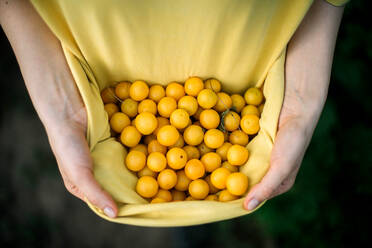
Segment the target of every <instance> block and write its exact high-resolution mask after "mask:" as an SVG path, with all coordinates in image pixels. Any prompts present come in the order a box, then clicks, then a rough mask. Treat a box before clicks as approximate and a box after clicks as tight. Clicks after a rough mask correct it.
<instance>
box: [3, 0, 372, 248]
mask: <svg viewBox="0 0 372 248" xmlns="http://www.w3.org/2000/svg"><path fill="white" fill-rule="evenodd" d="M370 20H371V15H370V11H369V9H368V8H367V7H366V6H365V5H363V4H362V3H361V1H357V0H354V1H351V2H350V3H349V4H348V5H347V7H346V9H345V14H344V18H343V21H342V24H341V28H340V33H339V39H338V43H337V47H336V52H335V58H334V66H333V73H332V78H331V85H330V90H329V97H328V100H327V103H326V105H325V108H324V111H323V114H322V116H321V118H320V121H319V124H318V126H317V128H316V131H315V133H314V137H313V139H312V142H311V144H310V146H309V149H308V151H307V153H306V156H305V159H304V161H303V164H302V168H301V170H300V172H299V174H298V177H297V180H296V183H295V185H294V187H293V189H292V190H291V191H290V192H288V193H286V194H284V195H282V196H280V197H277V198H275V199H273V200H271V201H269V202H268V203H267V204H266V205H265V206H263V207H262V208H261V209H260V210H259V211H257V212H256V213H254V214H252V215H249V216H245V217H241V218H238V219H234V220H228V221H223V222H218V223H213V224H208V225H202V226H195V227H187V228H142V227H133V226H128V225H117V224H112V223H109V222H106V221H104V220H102V219H100V218H99V217H97V216H96V215H95V214H94V213H93V212H92V211H91V210H90V209H88V207H86V206H85V204H84V203H82V202H80V200H78V199H75V198H74V197H73V196H71V195H70V194H69V193H67V191H66V190H65V189H64V186H63V183H62V180H61V178H60V176H59V174H58V170H57V166H56V163H55V160H54V157H53V155H52V153H51V151H50V148H49V145H48V140H47V137H46V134H45V131H44V130H43V127H42V125H41V123H40V121H39V119H38V117H37V115H36V113H35V111H34V109H33V107H32V105H31V101H30V99H29V97H28V95H27V91H26V89H25V86H24V83H23V81H22V77H21V75H20V72H19V69H18V66H17V63H16V60H15V58H14V55H13V53H12V51H11V48H10V46H9V44H8V42H7V40H6V37H5V36H4V34H3V33H0V58H1V60H0V85H1V87H2V91H1V99H0V101H1V126H0V151H1V160H2V161H1V167H0V177H1V178H0V209H1V217H0V220H1V221H0V246H1V247H148V246H152V247H198V246H206V247H367V246H368V243H369V242H368V236H369V235H370V232H371V231H370V229H371V225H370V221H371V216H370V215H371V213H370V210H371V205H370V203H369V202H368V200H371V197H372V187H371V186H372V184H371V176H372V142H371V140H372V128H371V127H372V125H371V116H372V101H371V92H372V84H371V80H370V78H369V75H370V73H371V69H372V67H371V66H372V62H371V61H372V60H371V59H372V48H371V46H370V44H372V32H371V29H369V28H368V22H369V21H370ZM288 149H290V145H289V147H288Z"/></svg>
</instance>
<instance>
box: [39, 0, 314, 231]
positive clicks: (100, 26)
mask: <svg viewBox="0 0 372 248" xmlns="http://www.w3.org/2000/svg"><path fill="white" fill-rule="evenodd" d="M32 3H33V5H34V6H35V8H36V10H37V11H38V13H39V14H40V15H41V17H42V18H43V19H44V20H45V22H46V23H47V24H48V26H49V27H50V28H51V30H52V31H53V32H54V33H55V35H56V36H57V37H58V38H59V39H60V41H61V43H62V45H63V49H64V52H65V55H66V59H67V62H68V64H69V66H70V68H71V71H72V74H73V76H74V78H75V81H76V84H77V86H78V89H79V91H80V93H81V96H82V98H83V101H84V103H85V104H86V107H87V111H88V131H87V139H88V143H89V146H90V149H91V153H92V157H93V160H94V174H95V177H96V179H97V181H98V182H99V183H100V184H101V185H102V187H103V188H104V189H105V190H106V191H107V192H109V193H110V194H111V195H112V196H113V198H114V199H115V201H116V202H117V204H118V206H119V215H118V218H116V219H110V218H108V217H106V216H104V215H103V214H102V212H101V211H100V210H99V209H97V208H95V207H94V206H92V205H91V204H88V205H89V206H90V207H91V209H92V210H93V211H95V212H96V213H97V214H98V215H99V216H101V217H103V218H105V219H107V220H109V221H113V222H118V223H125V224H133V225H143V226H186V225H196V224H202V223H208V222H213V221H218V220H224V219H229V218H234V217H238V216H242V215H245V214H248V213H249V212H248V211H246V210H244V209H243V208H242V202H243V198H241V199H238V200H236V201H233V202H229V203H221V202H210V201H191V202H172V203H160V204H147V202H146V201H145V200H144V199H143V198H142V197H140V196H139V195H138V194H137V193H136V192H135V190H134V188H135V184H136V176H135V175H134V174H133V173H131V172H130V171H128V170H127V169H126V167H125V165H124V157H125V155H126V150H125V149H124V148H123V146H122V145H121V144H119V143H118V142H117V141H115V140H114V139H113V138H110V132H109V124H108V117H107V114H106V112H105V111H104V108H103V103H102V101H101V99H100V90H102V89H103V88H105V87H107V86H108V85H111V84H113V83H114V82H118V81H123V80H130V81H133V80H137V79H142V80H145V81H146V82H149V83H151V84H153V83H160V84H163V85H166V84H167V83H169V82H170V81H179V82H184V81H185V80H186V79H187V78H188V77H189V76H199V77H201V78H203V79H206V78H210V77H215V78H217V79H219V80H221V81H222V84H223V88H224V90H226V91H228V92H236V93H243V92H244V90H246V89H247V88H248V87H250V86H257V87H261V86H263V91H264V95H265V98H266V104H265V107H264V110H263V113H262V117H261V120H260V125H261V130H260V132H259V134H258V135H257V136H256V137H255V138H254V139H253V140H252V141H251V142H250V143H249V144H248V149H249V151H250V158H249V160H248V162H247V163H246V164H245V165H244V166H242V167H241V171H242V172H243V173H245V174H246V175H247V176H248V178H249V182H250V187H252V186H254V185H255V184H257V183H258V182H259V181H260V180H261V179H262V177H263V176H264V175H265V173H266V171H267V170H268V167H269V160H270V153H271V149H272V147H273V141H274V139H275V135H276V130H277V122H278V117H279V113H280V109H281V106H282V101H283V93H284V62H285V51H286V50H285V49H286V45H287V43H288V41H289V39H290V38H291V36H292V34H293V33H294V32H295V30H296V28H297V26H298V25H299V23H300V22H301V20H302V18H303V17H304V15H305V14H306V12H307V10H308V8H309V7H310V5H311V3H312V1H310V0H308V1H293V0H281V1H273V0H251V1H246V0H219V1H215V0H142V1H134V0H132V1H131V0H120V1H119V0H106V1H100V0H79V1H76V0H32ZM261 205H262V204H261Z"/></svg>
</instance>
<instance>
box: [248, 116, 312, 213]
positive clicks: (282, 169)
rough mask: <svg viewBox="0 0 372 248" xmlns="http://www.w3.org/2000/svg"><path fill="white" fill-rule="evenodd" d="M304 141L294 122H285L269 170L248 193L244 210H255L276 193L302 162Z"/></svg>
mask: <svg viewBox="0 0 372 248" xmlns="http://www.w3.org/2000/svg"><path fill="white" fill-rule="evenodd" d="M305 144H306V140H305V137H304V135H303V131H302V127H301V126H299V124H298V122H297V121H296V120H290V121H287V122H286V123H284V124H283V125H282V127H281V128H280V129H279V131H278V134H277V137H276V140H275V142H274V147H273V150H272V153H271V158H270V168H269V170H268V172H267V173H266V175H265V176H264V177H263V179H262V180H261V182H260V183H259V184H257V185H255V186H254V187H253V188H252V190H251V191H250V192H249V193H248V195H247V197H246V199H245V201H244V208H246V209H247V210H253V209H255V208H256V207H257V206H258V205H259V204H260V203H261V202H262V201H265V200H267V199H270V198H272V197H273V196H274V194H275V192H278V189H279V188H280V185H281V184H282V182H283V181H284V180H285V179H286V178H288V176H289V175H290V174H291V173H292V172H293V171H295V170H296V167H297V166H298V165H299V163H300V162H301V160H302V157H303V153H304V150H305Z"/></svg>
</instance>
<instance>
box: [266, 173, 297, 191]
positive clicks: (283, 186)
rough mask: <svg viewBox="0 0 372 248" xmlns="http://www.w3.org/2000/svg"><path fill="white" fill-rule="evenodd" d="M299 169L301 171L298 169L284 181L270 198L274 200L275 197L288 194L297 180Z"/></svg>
mask: <svg viewBox="0 0 372 248" xmlns="http://www.w3.org/2000/svg"><path fill="white" fill-rule="evenodd" d="M298 169H299V167H297V169H296V170H295V171H293V172H292V173H291V174H290V175H289V176H288V177H287V178H286V179H284V181H283V182H282V183H281V184H280V185H279V187H278V188H277V189H276V191H274V192H273V194H272V195H271V197H270V198H274V197H277V196H278V195H281V194H283V193H286V192H288V191H289V190H290V189H291V188H292V186H293V184H294V182H295V180H296V175H297V173H298Z"/></svg>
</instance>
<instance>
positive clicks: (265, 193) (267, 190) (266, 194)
mask: <svg viewBox="0 0 372 248" xmlns="http://www.w3.org/2000/svg"><path fill="white" fill-rule="evenodd" d="M274 191H275V189H274V187H273V186H271V185H265V186H263V187H262V189H261V192H260V195H261V198H262V200H263V199H268V198H270V196H271V195H272V194H273V192H274Z"/></svg>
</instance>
